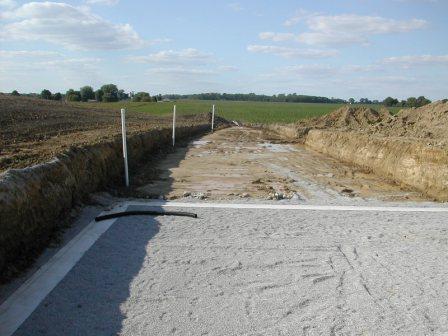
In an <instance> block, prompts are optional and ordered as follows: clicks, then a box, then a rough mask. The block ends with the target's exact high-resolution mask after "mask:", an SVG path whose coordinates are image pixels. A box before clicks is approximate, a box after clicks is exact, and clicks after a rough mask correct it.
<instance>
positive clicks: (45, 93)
mask: <svg viewBox="0 0 448 336" xmlns="http://www.w3.org/2000/svg"><path fill="white" fill-rule="evenodd" d="M40 97H41V98H42V99H48V100H51V91H50V90H47V89H43V90H42V92H41V93H40Z"/></svg>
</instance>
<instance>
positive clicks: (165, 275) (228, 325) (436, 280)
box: [15, 208, 448, 336]
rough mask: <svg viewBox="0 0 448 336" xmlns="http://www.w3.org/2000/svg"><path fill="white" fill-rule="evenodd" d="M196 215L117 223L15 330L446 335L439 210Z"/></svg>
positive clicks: (447, 273)
mask: <svg viewBox="0 0 448 336" xmlns="http://www.w3.org/2000/svg"><path fill="white" fill-rule="evenodd" d="M170 210H177V209H175V208H173V209H170ZM178 210H182V209H178ZM190 210H191V209H190ZM195 211H196V212H197V213H198V216H199V218H198V219H191V218H183V217H157V218H155V219H153V218H151V217H131V218H122V219H119V220H118V221H117V222H116V223H115V224H114V225H113V226H112V227H111V228H110V229H109V231H107V232H106V233H105V234H104V235H103V236H102V237H101V238H100V239H99V240H98V241H97V242H96V244H95V245H94V246H93V247H92V248H91V249H90V250H89V251H88V252H87V253H86V254H85V255H84V257H83V258H82V259H81V261H80V262H79V263H78V264H77V265H76V266H75V267H74V268H73V269H72V270H71V271H70V272H69V274H68V275H67V276H66V277H65V278H64V280H63V281H62V282H61V283H60V284H59V285H58V286H57V287H56V288H55V289H54V290H53V291H52V292H51V293H50V295H49V296H48V297H47V298H46V299H45V300H44V301H43V302H42V303H41V305H40V306H39V307H38V308H37V309H36V311H35V312H34V313H33V314H32V315H31V316H30V318H29V319H28V320H27V321H26V322H25V323H24V324H23V325H22V326H21V328H20V329H19V330H18V331H17V332H16V334H15V335H16V336H18V335H68V336H70V335H442V334H444V333H446V332H448V310H447V307H446V305H447V302H448V287H447V283H446V279H447V277H448V266H447V259H448V257H447V254H446V251H447V245H448V235H447V227H446V215H445V214H443V213H385V212H347V213H345V212H331V211H326V212H319V211H296V210H287V211H280V210H250V209H244V210H238V209H195Z"/></svg>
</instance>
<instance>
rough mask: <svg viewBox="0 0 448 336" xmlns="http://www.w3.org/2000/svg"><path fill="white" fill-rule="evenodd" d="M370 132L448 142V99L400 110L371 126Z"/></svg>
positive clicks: (439, 142) (431, 141) (432, 141)
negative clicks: (388, 118) (389, 118)
mask: <svg viewBox="0 0 448 336" xmlns="http://www.w3.org/2000/svg"><path fill="white" fill-rule="evenodd" d="M370 132H371V133H376V134H378V135H382V136H390V137H407V138H411V139H420V140H425V141H428V142H429V143H434V144H439V145H443V144H445V145H446V144H447V143H448V100H442V101H438V102H435V103H432V104H429V105H426V106H423V107H420V108H412V109H404V110H401V111H400V112H399V113H398V114H397V115H396V116H395V117H393V118H391V120H388V121H387V122H384V123H379V124H378V125H376V126H375V127H372V129H371V131H370Z"/></svg>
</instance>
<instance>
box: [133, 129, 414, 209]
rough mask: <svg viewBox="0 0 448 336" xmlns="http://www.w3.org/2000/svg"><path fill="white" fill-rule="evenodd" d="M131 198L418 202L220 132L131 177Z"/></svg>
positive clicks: (261, 142) (373, 180)
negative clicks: (279, 197)
mask: <svg viewBox="0 0 448 336" xmlns="http://www.w3.org/2000/svg"><path fill="white" fill-rule="evenodd" d="M133 181H134V183H135V185H134V187H135V189H134V192H135V194H134V196H138V197H148V198H154V197H156V198H158V197H160V196H163V197H165V198H168V199H177V198H182V197H183V196H186V195H190V194H191V196H188V197H190V198H191V197H195V195H200V194H203V196H205V197H206V198H207V199H212V200H222V199H240V198H256V199H266V198H269V197H270V196H272V194H273V193H275V192H278V193H283V194H284V196H285V197H288V198H289V197H291V196H292V195H294V194H297V195H298V197H299V200H309V201H311V202H313V201H314V202H319V203H331V202H341V199H342V202H343V200H344V199H347V198H348V197H361V198H376V199H381V200H387V201H391V200H394V201H400V200H410V199H411V200H421V199H422V196H421V194H420V193H419V192H416V191H413V190H412V189H410V188H406V187H402V186H400V185H397V184H396V183H394V182H392V181H391V180H389V179H387V178H381V177H379V176H375V175H373V174H371V173H369V172H368V171H365V170H362V169H359V168H356V167H354V166H350V165H346V164H343V163H341V162H340V161H337V160H334V159H332V158H329V157H328V156H325V155H322V154H319V153H317V152H315V151H312V150H309V149H307V148H306V147H305V146H303V145H300V144H291V143H278V142H276V141H274V142H273V141H271V139H267V138H266V137H264V133H263V131H262V130H255V129H251V128H245V127H233V128H226V129H223V130H220V131H218V132H215V133H213V134H208V135H206V136H204V137H203V138H201V139H200V141H195V142H192V143H190V144H188V145H186V146H184V147H181V146H179V147H177V148H176V151H174V152H173V153H170V154H168V155H167V156H166V157H164V158H162V159H161V160H159V161H158V164H157V165H154V163H151V164H148V165H147V166H143V167H141V169H139V172H138V173H137V174H136V175H135V176H134V177H133Z"/></svg>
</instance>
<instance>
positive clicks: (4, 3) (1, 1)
mask: <svg viewBox="0 0 448 336" xmlns="http://www.w3.org/2000/svg"><path fill="white" fill-rule="evenodd" d="M16 6H17V2H15V1H14V0H0V7H2V8H6V9H13V8H14V7H16Z"/></svg>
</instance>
